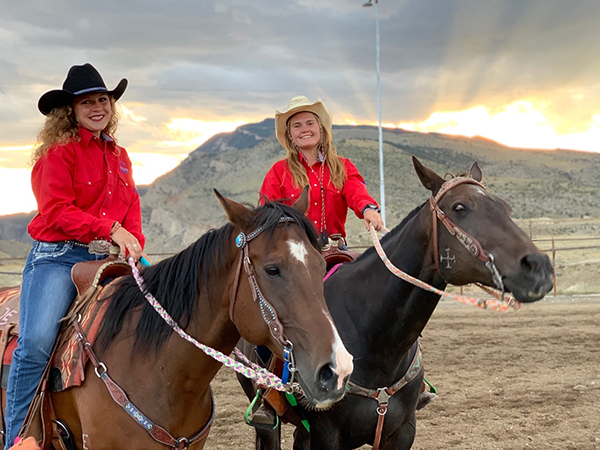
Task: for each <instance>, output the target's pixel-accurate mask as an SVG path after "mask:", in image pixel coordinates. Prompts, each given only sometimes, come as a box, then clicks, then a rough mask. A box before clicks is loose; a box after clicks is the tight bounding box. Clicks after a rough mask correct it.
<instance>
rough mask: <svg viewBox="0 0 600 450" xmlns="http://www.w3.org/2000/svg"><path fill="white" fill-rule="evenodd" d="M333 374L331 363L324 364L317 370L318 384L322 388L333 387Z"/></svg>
mask: <svg viewBox="0 0 600 450" xmlns="http://www.w3.org/2000/svg"><path fill="white" fill-rule="evenodd" d="M334 377H335V374H334V372H333V369H332V368H331V364H325V365H324V366H323V367H321V370H319V384H320V386H321V387H322V388H323V389H331V388H332V387H333V381H334Z"/></svg>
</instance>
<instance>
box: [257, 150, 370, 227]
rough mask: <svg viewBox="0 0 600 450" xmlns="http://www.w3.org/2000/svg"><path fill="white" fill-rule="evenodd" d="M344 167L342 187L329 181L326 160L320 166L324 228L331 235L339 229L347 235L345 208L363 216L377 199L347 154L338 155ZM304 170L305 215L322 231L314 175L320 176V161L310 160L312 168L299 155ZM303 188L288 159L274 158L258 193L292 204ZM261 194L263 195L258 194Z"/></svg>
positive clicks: (318, 197) (320, 211)
mask: <svg viewBox="0 0 600 450" xmlns="http://www.w3.org/2000/svg"><path fill="white" fill-rule="evenodd" d="M340 159H341V160H342V162H343V163H344V166H345V167H346V175H347V179H346V181H345V182H344V186H343V187H342V188H341V189H338V188H336V187H335V186H334V185H333V183H331V181H330V174H329V168H328V167H327V165H326V164H325V167H324V168H323V186H324V199H325V224H324V226H323V229H325V230H327V233H328V234H329V235H330V236H331V235H333V234H336V233H339V234H341V235H342V237H346V217H347V214H348V208H350V209H352V210H353V211H354V213H355V214H356V216H357V217H358V218H359V219H362V218H363V215H362V211H363V209H364V208H365V206H367V205H368V204H373V205H377V202H376V201H375V200H374V199H373V197H371V196H370V195H369V193H368V191H367V186H366V185H365V181H364V179H363V177H362V176H361V175H360V173H359V172H358V169H357V168H356V166H355V165H354V164H352V163H351V162H350V160H349V159H347V158H341V157H340ZM302 164H303V165H304V168H305V169H306V174H307V175H308V179H309V181H310V190H309V199H310V203H309V207H308V211H306V215H307V216H308V218H309V219H310V221H311V222H312V223H313V225H314V227H315V229H316V230H317V232H319V233H320V231H321V218H322V209H321V208H322V201H321V184H320V183H319V178H317V175H318V176H319V177H320V176H321V165H322V164H323V163H322V162H320V161H317V162H316V163H314V164H313V166H312V169H313V170H310V166H309V165H308V163H307V162H306V161H305V160H304V159H302ZM313 171H314V172H313ZM301 192H302V188H298V187H295V186H294V182H293V179H292V174H291V173H290V169H289V166H288V163H287V160H285V159H284V160H281V161H278V162H276V163H275V164H274V165H273V167H271V169H270V170H269V172H268V173H267V175H266V176H265V179H264V181H263V184H262V187H261V188H260V193H261V194H262V195H264V196H265V197H266V198H267V199H269V200H284V203H287V204H292V203H293V202H295V201H296V199H297V198H298V196H299V195H300V193H301ZM261 198H262V197H261Z"/></svg>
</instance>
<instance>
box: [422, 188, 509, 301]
mask: <svg viewBox="0 0 600 450" xmlns="http://www.w3.org/2000/svg"><path fill="white" fill-rule="evenodd" d="M461 184H474V185H476V186H479V187H480V188H481V189H483V190H484V191H485V190H486V189H485V187H484V186H483V185H482V184H481V183H480V182H479V181H477V180H475V179H474V178H471V177H455V178H452V179H450V180H448V181H446V182H445V183H444V184H442V186H441V187H440V190H439V191H438V192H437V194H436V195H435V196H434V195H431V197H430V199H429V208H430V209H431V213H432V221H431V222H432V226H433V251H434V257H435V266H436V269H437V271H438V272H439V273H440V275H442V272H441V270H440V255H439V248H438V245H439V239H438V230H437V219H439V221H440V222H442V224H444V226H445V227H446V229H447V230H448V232H449V233H450V234H451V235H452V236H454V237H455V238H456V239H458V241H459V242H460V243H461V244H462V246H463V247H464V248H466V249H467V251H468V252H469V254H470V255H471V256H473V257H475V258H477V259H479V260H480V261H482V262H483V263H485V267H487V269H488V270H489V271H490V273H491V274H492V279H493V280H494V284H495V285H496V287H497V288H498V289H499V290H500V292H502V295H504V283H503V282H502V276H501V275H500V272H499V271H498V268H497V267H496V265H495V264H494V255H492V254H491V253H488V252H486V251H485V250H484V249H483V247H482V245H481V243H480V242H479V241H478V240H477V239H476V238H474V237H473V236H471V235H470V234H469V233H467V232H466V231H465V230H463V229H462V228H460V227H459V226H458V225H456V224H455V223H454V222H452V221H451V220H450V219H449V218H448V216H447V215H446V213H445V212H444V211H442V210H441V209H440V207H439V202H440V200H441V199H442V197H443V196H444V195H446V193H447V192H448V191H450V190H451V189H453V188H455V187H456V186H459V185H461ZM442 278H443V275H442Z"/></svg>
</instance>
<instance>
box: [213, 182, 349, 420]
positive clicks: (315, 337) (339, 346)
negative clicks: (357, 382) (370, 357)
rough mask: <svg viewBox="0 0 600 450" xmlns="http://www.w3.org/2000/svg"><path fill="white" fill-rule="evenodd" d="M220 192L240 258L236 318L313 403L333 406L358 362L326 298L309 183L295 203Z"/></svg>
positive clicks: (234, 290)
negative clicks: (244, 199) (253, 205)
mask: <svg viewBox="0 0 600 450" xmlns="http://www.w3.org/2000/svg"><path fill="white" fill-rule="evenodd" d="M215 193H216V195H217V197H218V199H219V201H220V202H221V205H222V206H223V209H224V210H225V212H226V214H227V217H228V219H229V221H230V222H231V223H232V224H233V227H234V231H233V236H237V238H236V246H237V252H238V253H239V258H240V259H239V261H238V263H237V264H238V270H236V271H235V272H234V274H233V277H232V279H231V285H232V295H231V302H230V318H231V320H232V321H233V323H234V324H235V326H236V328H237V330H238V331H239V333H240V335H241V336H242V337H243V338H244V339H245V340H247V341H249V342H252V343H254V344H257V345H264V346H267V347H269V349H270V350H271V351H272V352H273V353H274V354H275V355H277V356H278V357H279V358H280V359H282V360H284V361H289V362H290V363H291V370H292V375H295V376H296V377H297V379H298V381H299V383H300V385H301V386H302V388H303V390H304V394H305V396H306V399H307V401H308V402H309V403H310V404H311V405H312V406H313V407H315V408H317V409H325V408H328V407H329V406H330V405H332V404H333V403H335V402H336V401H337V400H340V399H341V398H342V396H343V395H344V392H345V386H346V382H347V380H348V378H349V376H350V373H351V372H352V368H353V365H352V356H351V355H350V354H349V353H348V351H347V350H346V348H345V347H344V344H343V343H342V341H341V339H340V337H339V334H338V332H337V330H336V328H335V326H334V324H333V320H332V318H331V316H330V314H329V310H328V308H327V305H326V303H325V297H324V294H323V276H324V275H325V261H324V260H323V258H322V256H321V253H320V251H319V249H318V244H317V236H316V232H315V231H314V229H313V227H312V225H311V224H310V222H309V221H308V220H307V219H306V217H305V216H304V213H305V211H306V208H307V206H308V190H307V189H305V190H304V191H303V193H302V195H301V196H300V198H299V199H298V201H297V202H296V203H295V204H294V206H293V207H289V206H286V205H283V204H280V203H269V202H267V203H266V204H265V205H264V206H261V207H259V208H257V209H254V210H250V209H248V208H246V207H245V206H243V205H241V204H239V203H236V202H234V201H232V200H230V199H227V198H225V197H223V196H222V195H221V194H219V193H218V192H217V191H215ZM234 251H235V250H234ZM242 265H243V266H244V269H245V272H246V275H243V271H242V269H241V267H242ZM246 278H247V279H248V280H247V281H246V280H245V279H246Z"/></svg>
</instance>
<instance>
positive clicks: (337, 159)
mask: <svg viewBox="0 0 600 450" xmlns="http://www.w3.org/2000/svg"><path fill="white" fill-rule="evenodd" d="M331 121H332V118H331V113H330V112H329V111H328V110H327V108H326V107H325V105H324V104H323V102H322V101H321V100H317V101H315V102H311V101H310V100H309V99H308V98H306V97H304V96H299V97H294V98H293V99H292V100H290V103H289V105H288V107H287V109H286V110H285V111H283V112H279V111H276V114H275V134H276V136H277V140H278V141H279V142H280V143H281V145H283V147H284V148H285V149H286V153H287V154H286V158H285V159H283V160H281V161H278V162H276V163H275V164H274V165H273V167H271V170H269V172H268V173H267V175H266V176H265V179H264V182H263V185H262V188H261V190H260V193H261V194H262V196H264V197H266V198H267V199H269V200H275V199H287V200H289V201H290V202H293V201H295V199H296V198H297V197H298V195H299V194H300V192H301V191H302V189H303V188H304V187H305V186H306V185H309V186H310V187H309V189H310V191H309V192H310V196H309V197H310V205H309V208H308V211H307V212H306V214H307V216H308V217H309V218H310V219H311V221H312V223H313V224H314V226H315V229H316V230H317V232H319V235H320V236H321V238H322V239H323V241H324V242H323V244H328V240H327V236H329V237H332V238H338V239H340V244H339V245H340V246H341V247H343V246H345V238H346V216H347V213H348V208H350V209H352V210H353V211H354V213H355V214H356V216H357V217H358V218H359V219H364V221H365V226H366V227H367V229H369V225H371V224H372V225H373V226H374V227H375V229H376V230H377V231H379V230H381V229H382V228H383V227H384V223H383V219H382V217H381V215H380V214H379V207H378V205H377V202H376V201H375V200H374V199H373V197H371V196H370V195H369V193H368V191H367V187H366V185H365V181H364V180H363V177H362V176H361V175H360V173H359V172H358V169H357V168H356V166H354V164H352V163H351V162H350V160H349V159H347V158H342V157H341V156H339V155H338V154H337V150H336V147H335V145H334V144H333V142H332V136H331Z"/></svg>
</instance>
